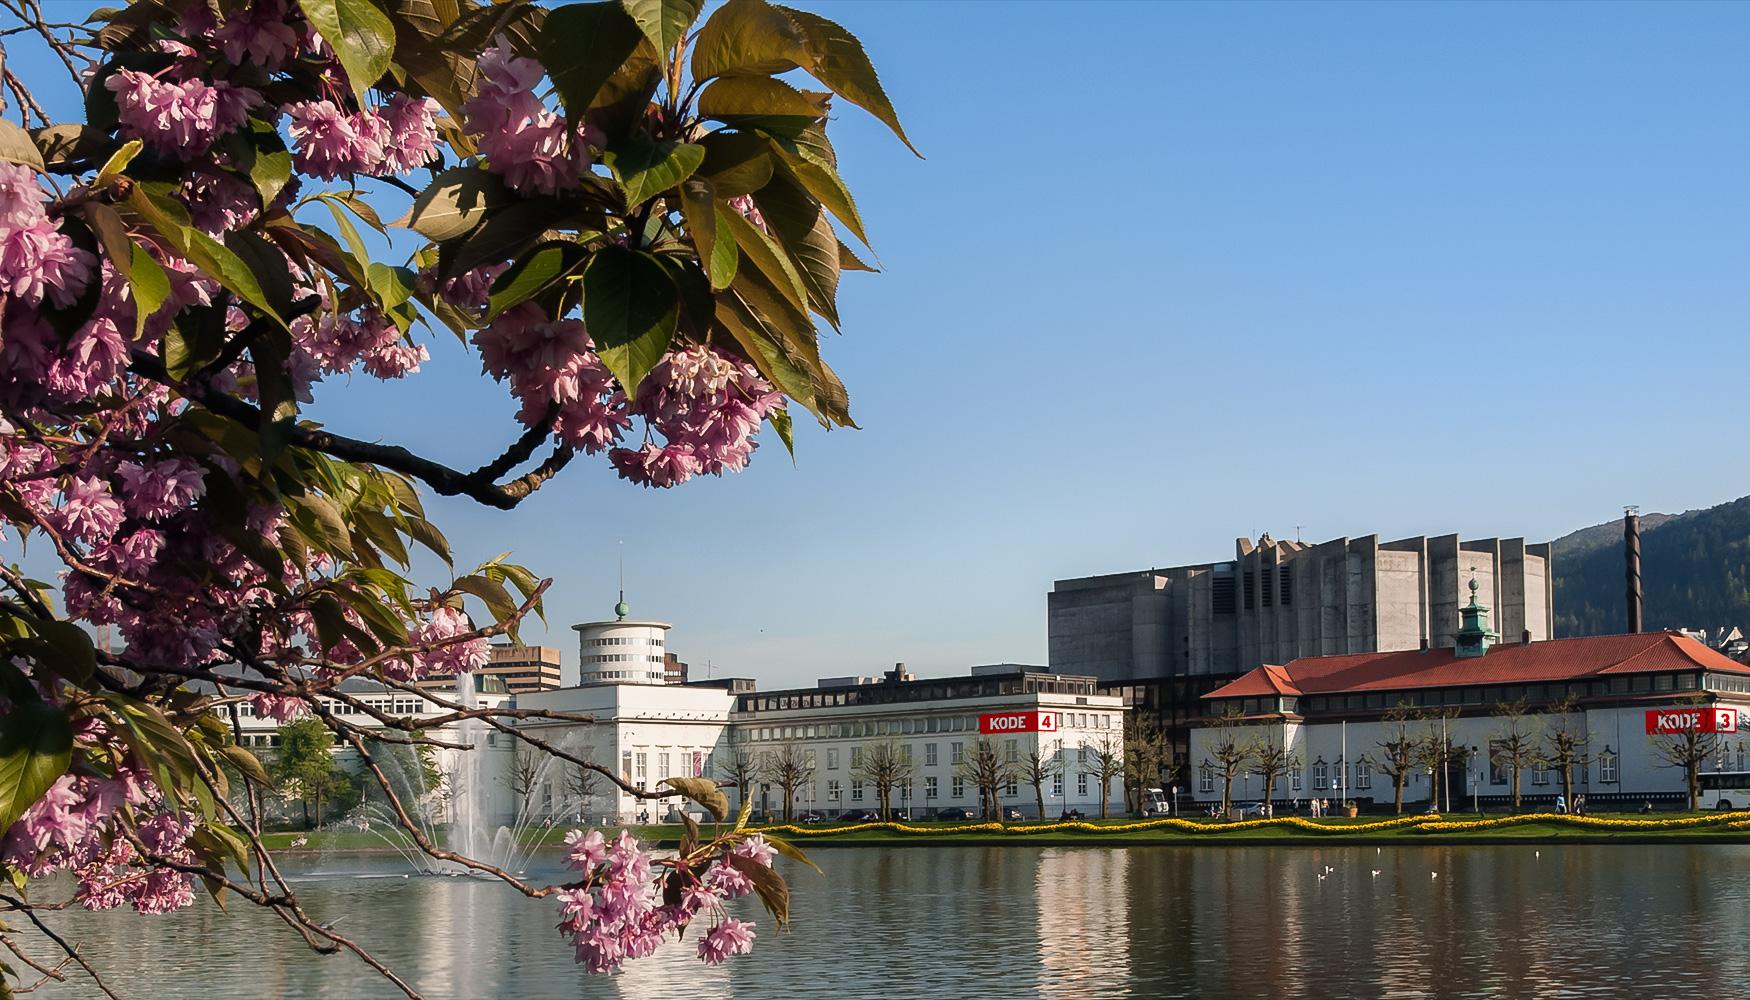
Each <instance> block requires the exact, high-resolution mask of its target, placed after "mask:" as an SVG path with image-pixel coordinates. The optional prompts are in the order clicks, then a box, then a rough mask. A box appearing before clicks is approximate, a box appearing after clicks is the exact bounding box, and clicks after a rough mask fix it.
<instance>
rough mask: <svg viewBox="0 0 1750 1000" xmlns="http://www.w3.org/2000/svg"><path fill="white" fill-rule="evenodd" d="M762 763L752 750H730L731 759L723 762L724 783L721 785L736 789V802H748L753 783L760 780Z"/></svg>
mask: <svg viewBox="0 0 1750 1000" xmlns="http://www.w3.org/2000/svg"><path fill="white" fill-rule="evenodd" d="M759 776H760V762H759V758H757V757H755V756H754V755H753V752H752V751H750V750H734V749H732V750H730V751H729V757H728V759H727V760H725V761H724V762H723V781H722V782H721V784H723V785H725V786H726V787H729V788H733V789H735V794H736V796H737V797H736V802H737V803H738V804H739V803H742V802H746V801H748V797H747V796H748V791H749V789H750V788H752V787H753V783H754V782H755V781H758V780H759Z"/></svg>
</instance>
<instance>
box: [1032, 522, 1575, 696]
mask: <svg viewBox="0 0 1750 1000" xmlns="http://www.w3.org/2000/svg"><path fill="white" fill-rule="evenodd" d="M1234 548H1235V553H1234V559H1233V561H1232V562H1218V563H1200V564H1197V565H1190V566H1174V567H1170V568H1167V569H1150V570H1143V571H1139V572H1133V573H1118V574H1112V575H1108V576H1094V577H1083V578H1080V579H1073V580H1058V581H1057V582H1056V583H1055V585H1054V586H1053V588H1052V590H1051V593H1050V594H1049V595H1048V596H1047V604H1048V608H1049V622H1048V626H1047V631H1048V635H1049V643H1050V659H1051V669H1053V670H1059V671H1063V672H1065V673H1075V674H1089V675H1092V676H1095V677H1098V678H1100V679H1101V680H1112V681H1118V680H1122V681H1134V680H1142V679H1149V678H1157V677H1186V676H1196V675H1205V676H1210V675H1213V676H1233V675H1236V674H1239V673H1242V672H1244V671H1247V670H1250V669H1252V668H1253V667H1256V666H1260V665H1262V664H1265V663H1287V662H1288V661H1289V660H1293V659H1296V658H1297V657H1303V656H1328V655H1332V654H1339V653H1371V652H1377V651H1382V650H1395V649H1419V648H1421V647H1423V646H1432V647H1441V646H1449V645H1451V644H1452V636H1451V629H1452V625H1451V623H1452V622H1454V621H1456V620H1457V617H1458V607H1459V601H1460V595H1459V590H1460V580H1461V578H1464V579H1468V578H1470V577H1471V576H1472V575H1474V576H1475V577H1476V579H1477V580H1478V581H1479V582H1480V584H1481V586H1482V589H1483V593H1484V595H1485V597H1486V598H1487V599H1488V600H1490V601H1491V602H1492V604H1491V606H1492V607H1495V608H1498V609H1500V613H1499V619H1498V620H1499V624H1500V629H1501V632H1502V633H1503V634H1504V635H1507V636H1510V637H1513V638H1520V637H1521V636H1522V634H1523V633H1526V632H1529V633H1530V634H1531V638H1532V639H1533V640H1542V639H1548V638H1550V637H1551V634H1552V633H1551V631H1550V629H1551V621H1552V620H1553V618H1554V615H1553V613H1552V604H1553V601H1554V578H1553V576H1552V574H1551V572H1550V552H1549V546H1548V545H1547V544H1543V545H1527V544H1526V543H1525V540H1524V539H1522V538H1488V539H1482V540H1477V541H1468V542H1461V541H1460V540H1459V538H1458V536H1457V535H1441V536H1439V537H1435V538H1426V537H1416V538H1404V539H1399V540H1397V541H1392V542H1381V541H1380V540H1379V536H1377V535H1368V536H1366V537H1363V538H1355V539H1350V538H1337V539H1333V540H1331V541H1328V542H1323V543H1320V544H1316V545H1315V544H1303V543H1301V542H1279V541H1276V540H1274V539H1272V538H1271V537H1270V536H1269V535H1265V536H1263V537H1262V538H1260V539H1259V540H1258V543H1257V544H1256V545H1253V544H1252V543H1251V541H1250V540H1248V539H1244V538H1241V539H1238V540H1237V541H1236V542H1235V546H1234ZM1473 567H1474V574H1473Z"/></svg>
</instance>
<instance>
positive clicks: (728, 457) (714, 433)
mask: <svg viewBox="0 0 1750 1000" xmlns="http://www.w3.org/2000/svg"><path fill="white" fill-rule="evenodd" d="M474 345H475V347H477V348H478V349H479V350H480V358H481V362H482V367H483V368H484V370H485V371H486V372H488V373H489V374H491V375H492V376H493V377H494V378H498V379H501V380H504V379H507V380H509V382H510V391H511V394H512V395H513V396H515V397H517V398H518V399H519V400H521V401H522V404H523V405H522V408H521V410H520V411H519V412H518V414H517V416H518V419H520V420H522V422H523V423H524V424H525V425H527V426H530V427H533V426H536V425H537V424H539V423H540V422H541V421H542V420H544V419H545V418H546V416H547V413H548V410H549V409H550V408H553V407H557V414H558V415H557V417H556V418H555V421H554V425H553V429H554V434H555V436H556V437H557V438H558V439H559V440H560V441H561V442H563V443H564V444H566V445H569V446H571V447H573V448H577V449H580V450H582V451H585V452H588V453H591V454H594V453H596V452H600V451H602V450H604V449H612V450H611V451H609V453H608V458H609V460H610V461H611V462H612V463H613V465H614V468H615V469H617V470H618V471H619V473H620V475H621V476H623V477H625V478H627V479H629V480H631V481H633V482H636V483H640V484H642V485H645V486H655V487H668V486H677V485H679V484H681V483H683V482H686V481H687V480H688V479H691V478H692V477H694V476H697V475H700V474H704V473H709V474H711V475H721V474H722V473H724V472H736V471H740V470H741V469H743V468H746V467H747V462H748V459H749V457H750V456H751V455H752V454H753V451H754V449H755V448H756V447H757V446H758V442H757V441H755V440H754V438H755V435H757V434H758V433H759V429H760V424H761V422H763V421H764V420H765V419H766V418H767V417H769V416H770V415H771V413H772V411H773V410H774V409H776V408H778V407H779V406H781V405H782V404H783V396H782V395H781V394H779V393H778V392H776V391H775V390H774V389H773V388H772V386H771V384H770V383H768V382H767V381H766V380H765V379H764V378H762V377H761V376H760V374H759V372H758V370H757V369H755V368H754V367H753V366H752V365H750V364H748V363H747V362H745V361H741V360H739V359H737V358H733V357H730V356H728V355H725V354H721V353H719V352H718V351H716V350H715V349H713V348H710V347H706V346H704V345H696V346H691V347H684V348H680V349H677V350H673V351H670V352H669V353H668V354H667V355H666V356H665V357H664V358H663V360H662V362H661V363H660V364H658V365H657V366H656V367H655V368H654V369H652V370H651V372H650V374H649V375H647V376H645V379H644V381H643V383H642V384H641V385H640V386H639V389H638V401H637V403H636V404H631V403H629V402H628V401H627V399H626V395H625V393H624V392H623V391H621V389H620V386H619V385H618V383H616V382H615V380H614V377H613V375H611V374H610V373H609V372H608V370H607V368H606V367H605V366H604V365H603V364H602V363H601V359H600V358H599V357H598V356H597V355H596V353H595V344H594V342H593V341H592V340H590V337H589V333H588V331H586V330H585V329H584V325H583V323H581V322H580V321H578V320H574V319H566V320H550V319H548V318H547V317H546V315H545V314H544V313H543V312H542V311H541V309H540V307H538V306H536V305H534V304H533V303H524V304H522V305H520V306H516V307H515V308H512V309H507V310H505V311H504V312H503V313H502V314H500V315H499V317H498V318H497V319H495V320H494V321H493V322H492V323H491V325H489V326H487V327H486V328H485V329H482V330H480V331H479V332H477V333H476V334H475V335H474ZM634 416H638V417H643V418H644V419H645V420H646V421H647V422H648V424H649V426H650V428H651V429H652V431H654V432H656V433H659V434H661V435H662V437H663V439H664V443H662V444H657V443H656V442H654V441H648V442H646V443H645V444H644V445H643V446H642V447H640V448H637V449H632V448H615V447H613V446H614V445H615V444H616V443H618V442H619V440H620V438H621V435H622V434H624V433H625V432H626V431H627V430H629V429H630V428H631V426H632V419H631V418H632V417H634Z"/></svg>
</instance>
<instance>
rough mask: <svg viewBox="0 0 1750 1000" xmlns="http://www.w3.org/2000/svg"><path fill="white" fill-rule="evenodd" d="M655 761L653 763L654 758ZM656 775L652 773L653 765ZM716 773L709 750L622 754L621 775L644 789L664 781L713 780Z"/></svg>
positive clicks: (641, 751)
mask: <svg viewBox="0 0 1750 1000" xmlns="http://www.w3.org/2000/svg"><path fill="white" fill-rule="evenodd" d="M652 757H654V758H655V760H654V761H652V760H651V758H652ZM652 763H654V764H655V765H656V773H655V774H654V775H652V774H651V772H650V767H651V764H652ZM715 770H716V767H715V763H714V762H713V761H712V759H711V751H709V750H659V751H657V752H656V753H654V754H652V753H651V752H649V751H648V750H625V751H622V752H621V753H620V774H621V775H622V776H624V777H625V778H626V779H627V780H628V781H631V782H633V783H635V784H636V785H637V786H638V787H639V788H640V789H642V788H644V787H645V786H646V785H647V784H648V783H649V782H651V781H661V780H662V779H664V778H710V777H713V775H714V772H715Z"/></svg>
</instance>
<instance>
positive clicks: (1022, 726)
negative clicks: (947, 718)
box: [978, 712, 1057, 736]
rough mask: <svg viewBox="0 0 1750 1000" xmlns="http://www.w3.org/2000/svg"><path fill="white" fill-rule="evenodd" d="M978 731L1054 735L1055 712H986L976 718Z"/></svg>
mask: <svg viewBox="0 0 1750 1000" xmlns="http://www.w3.org/2000/svg"><path fill="white" fill-rule="evenodd" d="M978 731H979V732H981V733H983V734H985V735H986V736H989V735H991V734H992V733H1055V732H1057V713H1056V712H986V713H984V714H983V715H981V716H979V717H978Z"/></svg>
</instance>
